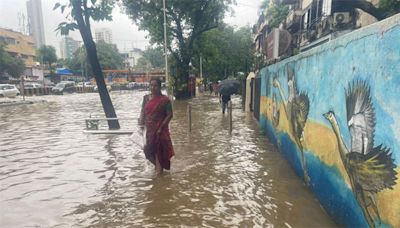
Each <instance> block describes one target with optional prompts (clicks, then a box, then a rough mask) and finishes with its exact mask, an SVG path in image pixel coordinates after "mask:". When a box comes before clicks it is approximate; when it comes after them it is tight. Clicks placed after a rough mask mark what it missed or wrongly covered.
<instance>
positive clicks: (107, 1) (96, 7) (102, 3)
mask: <svg viewBox="0 0 400 228" xmlns="http://www.w3.org/2000/svg"><path fill="white" fill-rule="evenodd" d="M76 1H79V2H81V3H79V5H81V10H82V13H83V14H84V23H85V26H87V28H88V29H90V22H89V19H92V20H94V21H104V20H108V21H111V20H112V15H111V13H112V10H113V8H114V4H115V0H90V1H87V0H69V3H67V4H61V3H56V4H55V5H54V7H53V10H56V9H58V8H59V9H60V11H61V14H64V12H65V9H66V8H68V9H70V10H71V12H70V13H69V14H67V19H70V20H69V22H61V23H60V24H58V26H57V28H56V31H60V33H61V35H68V34H69V32H70V31H75V30H78V29H79V26H78V23H77V20H76V18H77V16H78V15H77V14H78V12H79V11H77V10H76V9H74V8H73V7H72V2H76ZM71 19H73V20H71Z"/></svg>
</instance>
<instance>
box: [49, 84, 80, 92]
mask: <svg viewBox="0 0 400 228" xmlns="http://www.w3.org/2000/svg"><path fill="white" fill-rule="evenodd" d="M51 91H52V92H53V93H54V94H64V93H73V92H75V82H72V81H62V82H60V83H58V84H57V85H56V86H54V87H53V88H52V89H51Z"/></svg>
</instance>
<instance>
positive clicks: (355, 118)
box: [324, 80, 397, 227]
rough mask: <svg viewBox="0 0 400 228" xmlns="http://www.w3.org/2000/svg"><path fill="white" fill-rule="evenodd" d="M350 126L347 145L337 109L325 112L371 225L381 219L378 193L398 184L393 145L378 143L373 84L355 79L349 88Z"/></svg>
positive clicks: (347, 97)
mask: <svg viewBox="0 0 400 228" xmlns="http://www.w3.org/2000/svg"><path fill="white" fill-rule="evenodd" d="M345 95H346V112H347V126H348V129H349V133H350V137H351V145H350V150H349V149H348V147H346V145H345V143H344V140H343V138H342V134H341V132H340V129H339V124H338V119H337V117H336V116H335V113H334V111H329V112H328V113H325V114H324V117H325V118H326V119H327V120H328V121H329V122H330V123H331V125H332V129H333V131H334V133H335V135H336V139H337V143H338V148H339V151H338V152H339V154H340V157H341V159H342V162H343V164H344V167H345V169H346V172H347V174H348V175H349V179H350V184H351V187H352V190H353V193H354V195H355V197H356V200H357V202H358V204H359V205H360V207H361V209H362V211H363V214H364V216H365V218H366V220H367V222H368V224H369V226H370V227H375V222H374V221H375V220H377V222H378V223H380V222H381V219H380V216H379V210H378V205H377V204H376V200H375V194H376V193H378V192H380V191H382V190H383V189H386V188H388V189H391V188H392V187H393V186H394V185H395V184H396V179H397V177H396V174H397V173H396V171H395V168H396V165H395V164H394V160H393V158H392V153H391V150H390V148H388V147H386V146H384V145H379V146H376V147H374V131H375V124H376V120H375V110H374V107H373V104H372V99H371V95H370V87H369V86H368V85H367V83H366V82H365V81H361V80H355V81H353V83H350V84H349V86H348V88H347V89H346V91H345Z"/></svg>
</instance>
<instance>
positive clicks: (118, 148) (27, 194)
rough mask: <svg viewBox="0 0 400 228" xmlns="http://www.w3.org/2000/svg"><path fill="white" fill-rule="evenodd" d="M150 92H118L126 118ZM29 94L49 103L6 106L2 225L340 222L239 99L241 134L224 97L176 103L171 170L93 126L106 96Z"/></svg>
mask: <svg viewBox="0 0 400 228" xmlns="http://www.w3.org/2000/svg"><path fill="white" fill-rule="evenodd" d="M144 94H145V92H137V91H135V92H125V93H119V92H112V93H111V97H112V100H113V102H114V107H115V110H116V112H117V115H118V117H119V118H135V119H136V118H138V117H139V112H140V105H141V99H142V96H143V95H144ZM28 99H45V100H47V101H48V102H46V103H38V104H32V105H19V106H9V107H1V108H0V129H1V132H0V227H89V226H94V227H179V226H182V227H269V226H276V227H335V226H336V225H335V224H334V223H333V222H332V220H331V219H330V218H329V217H328V216H327V215H326V213H325V212H324V211H323V210H322V209H321V207H320V205H319V203H318V202H317V201H316V199H315V198H314V197H313V195H312V194H311V192H310V191H309V190H308V189H307V187H306V186H304V185H303V183H302V181H301V180H300V179H299V178H298V177H297V176H296V175H295V174H294V171H293V170H292V168H291V167H290V166H289V164H288V163H287V162H286V161H285V160H284V159H283V157H282V156H281V155H280V154H279V153H278V152H277V151H276V149H275V148H274V147H273V146H272V145H271V144H270V143H269V142H268V140H267V139H266V137H265V136H263V135H262V133H261V132H260V130H259V128H258V126H257V124H256V122H255V121H254V120H253V118H252V117H251V116H250V115H247V114H245V113H244V112H243V111H242V109H241V103H240V102H241V101H240V99H239V98H238V97H236V98H234V99H233V106H234V110H233V119H234V123H233V132H232V134H231V135H230V134H229V122H228V117H227V114H225V115H222V113H221V110H220V107H219V103H218V97H216V96H207V95H205V96H200V97H199V98H195V99H193V100H190V101H175V102H174V103H173V106H174V118H173V119H172V121H171V124H170V130H171V137H172V140H173V144H174V149H175V154H176V155H175V157H174V158H173V159H172V165H171V166H172V169H171V171H170V172H167V173H165V174H164V175H163V176H162V177H155V176H154V168H153V166H152V165H151V163H150V162H148V161H147V160H145V158H144V154H143V152H142V150H141V149H140V148H139V147H138V146H137V145H136V144H134V143H133V141H132V139H131V138H130V136H129V135H91V134H85V133H84V132H83V130H84V128H85V122H84V119H85V118H88V117H89V115H90V114H91V113H92V114H98V113H102V107H101V104H100V99H99V96H98V94H71V95H64V96H46V97H36V98H28ZM188 103H190V104H191V105H192V120H193V125H192V132H191V133H190V134H189V133H188V124H187V116H186V108H187V104H188ZM120 124H121V128H123V129H134V128H136V127H137V126H136V121H129V120H127V121H121V122H120Z"/></svg>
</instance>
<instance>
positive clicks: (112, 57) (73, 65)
mask: <svg viewBox="0 0 400 228" xmlns="http://www.w3.org/2000/svg"><path fill="white" fill-rule="evenodd" d="M96 46H97V55H98V58H99V62H100V66H101V68H102V69H105V70H106V69H121V68H122V67H123V59H122V57H121V55H120V54H119V51H118V48H117V46H116V45H114V44H108V43H105V42H103V41H99V42H98V43H97V45H96ZM64 64H65V65H66V66H67V67H68V68H69V69H71V70H73V71H74V72H81V71H82V70H83V71H84V70H85V69H86V68H87V72H88V75H93V70H92V67H91V66H90V63H89V61H88V57H87V54H86V49H85V48H84V47H81V48H79V49H78V50H76V51H75V53H74V57H73V58H71V59H67V60H65V63H64Z"/></svg>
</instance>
